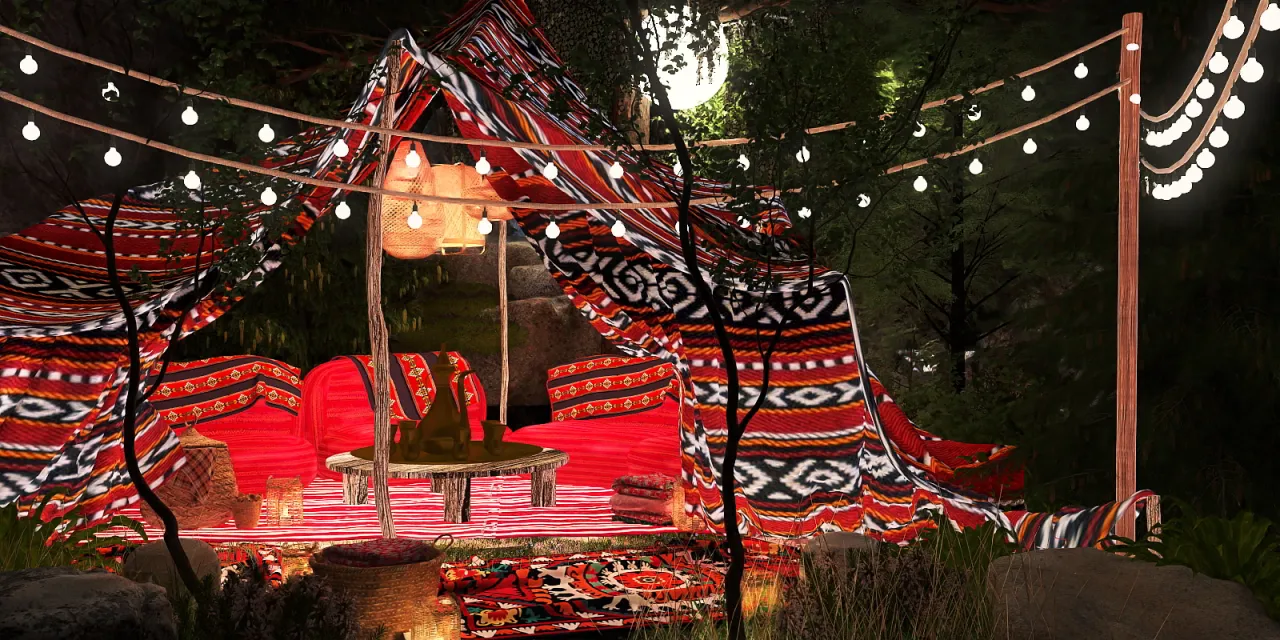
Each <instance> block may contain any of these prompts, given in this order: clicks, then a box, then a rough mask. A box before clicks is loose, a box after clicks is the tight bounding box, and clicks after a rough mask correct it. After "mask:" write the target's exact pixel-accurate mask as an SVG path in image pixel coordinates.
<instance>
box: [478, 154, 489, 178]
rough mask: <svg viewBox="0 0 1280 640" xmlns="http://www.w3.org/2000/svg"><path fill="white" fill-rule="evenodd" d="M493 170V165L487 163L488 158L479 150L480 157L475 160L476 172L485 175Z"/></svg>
mask: <svg viewBox="0 0 1280 640" xmlns="http://www.w3.org/2000/svg"><path fill="white" fill-rule="evenodd" d="M490 171H493V167H492V166H491V165H490V164H489V159H488V158H486V157H485V155H484V152H483V151H482V152H480V159H479V160H476V173H478V174H480V175H482V176H487V175H489V172H490Z"/></svg>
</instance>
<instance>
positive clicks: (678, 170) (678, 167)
mask: <svg viewBox="0 0 1280 640" xmlns="http://www.w3.org/2000/svg"><path fill="white" fill-rule="evenodd" d="M672 168H673V169H675V172H676V176H683V175H684V165H683V164H681V163H679V162H677V163H676V166H675V167H672Z"/></svg>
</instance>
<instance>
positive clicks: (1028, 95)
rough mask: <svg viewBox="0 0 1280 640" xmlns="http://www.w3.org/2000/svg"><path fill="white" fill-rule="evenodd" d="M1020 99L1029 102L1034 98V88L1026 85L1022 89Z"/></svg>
mask: <svg viewBox="0 0 1280 640" xmlns="http://www.w3.org/2000/svg"><path fill="white" fill-rule="evenodd" d="M1022 99H1023V100H1026V101H1027V102H1031V101H1032V100H1035V99H1036V90H1035V88H1034V87H1032V86H1031V85H1027V86H1026V87H1023V89H1022Z"/></svg>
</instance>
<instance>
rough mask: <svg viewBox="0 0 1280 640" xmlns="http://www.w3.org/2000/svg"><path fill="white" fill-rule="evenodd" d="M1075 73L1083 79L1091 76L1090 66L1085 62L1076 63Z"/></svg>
mask: <svg viewBox="0 0 1280 640" xmlns="http://www.w3.org/2000/svg"><path fill="white" fill-rule="evenodd" d="M1075 74H1076V77H1077V78H1080V79H1081V80H1083V79H1085V78H1087V77H1089V67H1086V66H1085V64H1084V63H1083V62H1081V63H1080V64H1077V65H1076V69H1075Z"/></svg>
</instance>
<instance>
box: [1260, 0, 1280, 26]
mask: <svg viewBox="0 0 1280 640" xmlns="http://www.w3.org/2000/svg"><path fill="white" fill-rule="evenodd" d="M1262 28H1263V29H1266V30H1267V31H1276V30H1277V29H1280V6H1277V5H1276V3H1274V2H1272V3H1271V6H1269V7H1267V10H1266V11H1263V12H1262Z"/></svg>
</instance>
